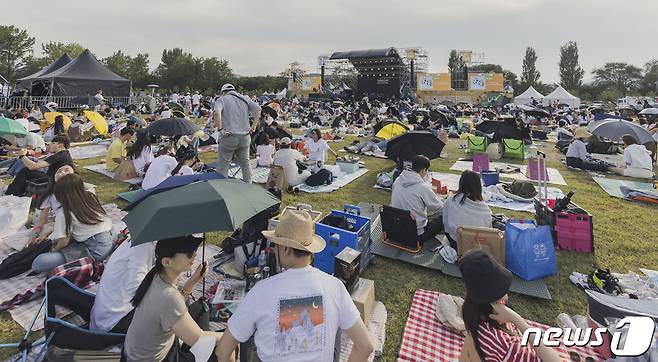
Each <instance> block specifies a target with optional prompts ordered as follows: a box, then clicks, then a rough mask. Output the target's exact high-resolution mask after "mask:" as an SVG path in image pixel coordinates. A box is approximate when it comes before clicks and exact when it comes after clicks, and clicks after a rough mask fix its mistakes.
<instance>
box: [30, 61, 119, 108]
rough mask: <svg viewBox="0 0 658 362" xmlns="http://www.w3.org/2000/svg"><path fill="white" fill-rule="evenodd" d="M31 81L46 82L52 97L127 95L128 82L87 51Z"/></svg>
mask: <svg viewBox="0 0 658 362" xmlns="http://www.w3.org/2000/svg"><path fill="white" fill-rule="evenodd" d="M35 81H42V82H50V88H49V89H50V93H49V95H52V96H80V95H87V94H96V91H98V90H99V89H102V90H103V95H105V96H114V97H128V96H130V88H131V82H130V81H129V80H128V79H126V78H123V77H121V76H119V75H117V74H115V73H113V72H112V71H111V70H109V69H107V68H106V67H105V66H104V65H103V64H101V62H99V61H98V60H97V59H96V58H95V57H94V56H93V55H92V54H91V52H90V51H89V49H85V51H84V52H82V54H80V55H79V56H78V57H77V58H75V59H73V60H72V61H71V62H70V63H68V64H66V65H65V66H63V67H61V68H59V69H57V70H55V71H52V72H50V73H47V74H43V75H41V76H40V77H38V78H36V79H35Z"/></svg>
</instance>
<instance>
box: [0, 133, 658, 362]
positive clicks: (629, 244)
mask: <svg viewBox="0 0 658 362" xmlns="http://www.w3.org/2000/svg"><path fill="white" fill-rule="evenodd" d="M352 140H353V138H347V139H346V140H345V142H343V143H332V144H330V145H331V147H332V148H334V149H339V148H342V147H343V146H345V145H347V144H348V143H350V142H351V141H352ZM462 143H464V141H459V140H457V141H455V140H451V142H450V143H449V144H448V145H447V146H446V148H445V150H446V151H447V153H448V157H447V158H445V159H437V160H434V161H432V164H431V170H432V171H439V172H448V173H455V171H449V170H448V169H449V168H450V166H451V165H452V164H453V163H454V161H455V160H456V159H457V158H459V157H462V156H463V155H464V153H463V150H459V149H458V148H457V146H458V145H459V144H462ZM540 150H541V151H545V152H547V154H548V160H549V161H548V166H549V167H555V168H557V169H558V170H560V172H561V173H562V175H563V176H564V178H565V180H566V181H567V183H568V184H569V186H560V188H561V189H562V190H563V191H564V192H565V194H566V193H567V192H568V191H569V190H571V189H573V190H576V195H575V196H574V198H573V200H574V201H575V202H576V203H577V204H579V205H580V206H581V207H583V208H585V209H586V210H588V211H589V212H591V213H592V214H593V216H594V240H595V241H594V243H595V248H596V251H595V253H594V254H582V253H575V252H568V251H559V252H557V259H558V266H559V275H558V276H556V277H551V278H548V279H547V283H548V288H549V290H550V292H551V295H552V297H553V300H552V301H545V300H539V299H535V298H531V297H525V296H521V295H517V294H510V299H511V301H512V304H513V305H514V306H515V309H516V310H517V311H519V312H520V314H521V315H522V316H524V317H526V318H529V319H533V320H536V321H539V322H542V323H547V324H553V325H554V324H555V317H556V316H557V315H558V314H559V313H561V312H566V313H569V314H577V313H578V314H583V313H585V311H586V298H585V294H584V293H583V292H582V291H580V290H578V289H577V288H576V287H575V286H573V285H572V284H571V283H570V282H569V280H568V276H569V275H570V274H571V272H572V271H579V272H583V273H588V272H589V271H590V270H591V268H592V265H595V264H596V265H599V266H601V267H606V268H610V269H611V270H613V271H615V272H627V271H638V269H639V268H642V267H645V268H652V269H657V268H658V236H657V233H656V231H657V230H658V217H657V216H658V207H656V206H650V205H646V204H639V203H632V202H628V201H624V200H621V199H616V198H612V197H609V196H608V194H606V193H605V192H604V191H603V190H602V189H600V188H599V186H598V185H596V184H595V183H594V181H592V179H591V177H590V176H589V175H588V174H587V173H585V172H575V171H571V170H568V169H567V168H566V167H565V166H563V165H562V164H561V163H560V157H561V156H563V155H561V154H559V153H557V152H556V151H555V150H554V149H553V147H552V144H547V146H546V147H540ZM215 157H216V156H215V154H214V153H212V152H211V153H206V154H204V155H202V158H203V159H204V160H206V161H214V158H215ZM362 160H364V161H365V162H366V167H367V168H368V169H369V170H370V172H368V173H367V174H366V175H364V176H363V177H361V178H359V179H357V180H355V181H354V182H352V183H351V184H349V185H348V186H346V187H344V188H342V189H340V190H338V191H336V192H333V193H329V194H307V193H299V194H284V200H283V203H284V204H296V203H298V202H304V203H309V204H311V205H313V207H314V208H315V209H318V210H321V211H323V212H325V213H326V212H328V211H330V210H332V209H341V208H342V205H343V204H357V203H359V202H361V201H367V202H374V203H388V202H389V201H390V193H388V192H386V191H383V190H376V189H373V185H374V184H375V179H376V175H377V173H378V172H381V171H384V170H386V171H388V170H390V169H391V168H392V167H393V163H392V162H391V161H388V160H382V159H376V158H369V157H364V158H362ZM98 162H99V159H91V160H81V161H78V164H79V165H80V166H86V165H92V164H96V163H98ZM329 163H333V161H332V160H329ZM80 172H81V174H82V176H83V178H84V180H85V181H86V182H90V183H93V184H95V185H97V186H98V188H97V194H98V196H99V198H100V199H101V201H102V202H103V203H108V202H114V203H117V204H118V205H119V206H123V205H124V203H123V202H122V201H121V200H119V199H117V198H116V194H117V193H119V192H123V191H126V190H127V189H128V186H127V184H125V183H121V182H115V181H112V180H110V179H108V178H106V177H105V176H102V175H99V174H96V173H93V172H90V171H87V170H85V169H80ZM493 211H494V212H503V213H505V214H506V215H508V216H513V217H515V218H524V219H532V218H534V216H533V215H530V214H528V213H515V212H511V211H509V210H498V209H494V210H493ZM223 237H224V235H223V234H221V233H214V234H211V235H210V240H211V242H220V241H221V240H222V239H223ZM363 276H364V277H366V278H369V279H373V280H375V295H376V299H377V300H380V301H382V302H383V303H384V304H385V305H386V308H387V310H388V322H387V325H386V332H387V336H386V345H385V350H384V356H383V359H382V360H385V361H392V360H394V359H395V357H396V356H397V352H398V350H399V347H400V342H401V340H402V332H403V329H404V325H405V321H406V318H407V312H408V310H409V306H410V304H411V298H412V296H413V293H414V291H415V290H416V289H419V288H423V289H431V290H436V291H440V292H443V293H449V294H455V295H461V296H463V294H464V288H463V284H462V281H461V279H457V278H451V277H447V276H444V275H442V274H440V273H439V272H436V271H432V270H429V269H424V268H420V267H417V266H415V265H411V264H408V263H404V262H399V261H392V260H388V259H384V258H381V257H379V258H376V259H375V263H374V265H372V266H370V267H368V269H367V270H366V271H365V274H364V275H363ZM22 333H24V332H23V330H22V329H21V328H20V326H19V325H18V324H16V323H15V322H13V321H12V319H11V317H10V315H9V313H2V314H0V343H7V342H12V341H17V340H18V339H19V338H20V336H21V335H22ZM11 353H15V351H11V352H9V351H0V358H5V357H6V356H8V355H9V354H11Z"/></svg>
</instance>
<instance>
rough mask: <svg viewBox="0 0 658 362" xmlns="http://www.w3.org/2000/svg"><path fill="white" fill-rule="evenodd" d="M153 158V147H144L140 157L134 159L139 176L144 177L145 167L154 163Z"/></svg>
mask: <svg viewBox="0 0 658 362" xmlns="http://www.w3.org/2000/svg"><path fill="white" fill-rule="evenodd" d="M153 158H154V157H153V151H152V150H151V147H144V148H143V149H142V152H141V153H140V154H139V156H137V158H134V159H133V166H135V171H137V174H138V175H139V176H143V175H144V167H146V165H148V164H149V163H151V162H153Z"/></svg>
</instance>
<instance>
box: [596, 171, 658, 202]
mask: <svg viewBox="0 0 658 362" xmlns="http://www.w3.org/2000/svg"><path fill="white" fill-rule="evenodd" d="M592 180H594V182H596V183H597V184H598V185H599V186H601V188H602V189H603V191H605V192H606V193H607V194H608V195H610V196H612V197H617V198H620V199H623V198H624V194H623V193H622V192H621V187H622V186H625V187H628V188H631V189H635V190H644V191H655V189H654V188H653V185H652V184H650V183H648V182H639V181H631V180H620V179H614V178H607V177H598V176H592Z"/></svg>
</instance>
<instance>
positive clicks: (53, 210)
mask: <svg viewBox="0 0 658 362" xmlns="http://www.w3.org/2000/svg"><path fill="white" fill-rule="evenodd" d="M39 209H40V210H45V209H50V211H49V212H48V218H49V219H54V218H55V217H56V216H57V214H58V213H59V212H60V211H61V210H62V204H60V203H59V201H57V198H55V195H53V194H50V195H49V196H48V197H46V198H45V199H44V200H43V202H42V203H41V206H39Z"/></svg>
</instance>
